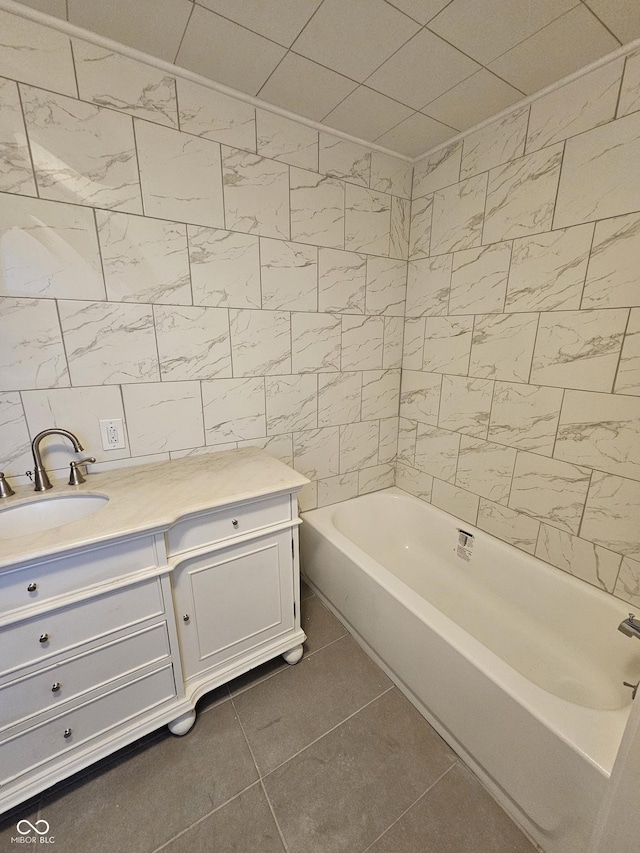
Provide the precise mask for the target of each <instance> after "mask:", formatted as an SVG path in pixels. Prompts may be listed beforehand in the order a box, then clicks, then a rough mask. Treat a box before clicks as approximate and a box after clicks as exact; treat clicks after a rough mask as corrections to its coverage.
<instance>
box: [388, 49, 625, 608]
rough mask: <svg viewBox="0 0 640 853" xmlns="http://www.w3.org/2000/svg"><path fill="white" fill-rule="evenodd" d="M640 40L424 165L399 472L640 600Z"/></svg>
mask: <svg viewBox="0 0 640 853" xmlns="http://www.w3.org/2000/svg"><path fill="white" fill-rule="evenodd" d="M639 68H640V52H639V51H637V50H636V51H635V52H631V53H629V54H628V55H627V56H626V57H622V58H616V59H614V60H613V61H611V62H609V63H608V64H605V65H603V66H601V67H599V68H597V69H596V70H594V71H591V72H590V73H588V74H586V75H583V76H582V77H580V78H578V79H576V80H574V81H573V82H571V83H569V84H567V85H565V86H563V87H561V88H558V89H556V90H555V91H553V92H551V93H549V94H547V95H544V96H542V97H540V98H538V99H537V100H534V101H533V102H532V103H531V104H530V105H529V106H526V107H524V108H523V107H522V106H520V107H516V108H515V109H514V110H513V111H512V112H510V113H509V114H508V115H506V116H502V117H500V118H498V119H496V120H495V121H494V122H493V123H492V124H489V125H487V126H484V127H482V128H480V129H477V130H474V131H471V132H470V133H468V134H467V135H466V136H464V137H463V138H461V139H459V140H458V141H456V142H454V143H452V144H450V145H448V146H444V147H442V148H440V149H439V150H438V151H436V152H434V153H433V154H431V155H429V156H427V157H426V158H424V159H423V160H421V161H420V162H418V163H417V164H416V165H415V169H414V184H413V199H412V214H411V233H410V255H409V272H408V279H407V295H406V318H405V336H404V357H403V372H402V384H401V396H400V429H399V444H398V458H397V473H396V483H397V484H398V485H399V486H401V487H402V488H404V489H406V490H408V491H410V492H412V493H413V494H416V495H418V496H419V497H420V498H422V499H423V500H426V501H431V502H432V503H433V504H435V505H436V506H439V507H441V508H442V509H444V510H447V511H449V512H451V513H453V514H455V515H457V516H458V517H459V518H461V519H464V520H466V521H468V522H470V523H473V524H476V525H477V526H478V527H480V528H482V529H484V530H487V531H489V532H490V533H492V534H494V535H496V536H498V537H499V538H501V539H504V540H505V541H507V542H510V543H512V544H514V545H516V546H517V547H518V548H522V549H524V550H525V551H528V552H529V553H531V554H535V555H536V556H538V557H540V558H541V559H542V560H545V561H547V562H549V563H552V564H553V565H555V566H558V567H559V568H561V569H563V570H565V571H567V572H570V573H572V574H574V575H576V576H577V577H579V578H581V579H582V580H585V581H587V582H589V583H591V584H594V585H596V586H598V587H600V588H602V589H604V590H606V591H607V592H609V593H612V594H613V595H615V596H617V597H619V598H622V599H624V600H625V601H627V602H629V603H631V604H633V605H636V606H640V169H639V168H638V163H640V74H639Z"/></svg>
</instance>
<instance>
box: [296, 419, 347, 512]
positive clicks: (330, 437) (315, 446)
mask: <svg viewBox="0 0 640 853" xmlns="http://www.w3.org/2000/svg"><path fill="white" fill-rule="evenodd" d="M293 463H294V465H295V468H296V471H299V472H300V473H301V474H303V475H304V476H305V477H309V479H310V480H319V479H320V478H321V477H334V478H335V475H337V474H338V469H339V465H340V430H339V429H338V427H329V428H326V429H305V430H301V431H298V432H294V434H293ZM343 485H344V484H343ZM335 486H336V484H335V483H334V484H333V488H331V489H329V488H328V484H327V483H326V482H325V484H324V489H323V488H321V484H318V506H321V503H320V501H321V500H322V499H323V498H324V497H325V496H326V492H327V491H334V489H335ZM353 487H355V494H357V491H358V484H357V480H356V481H355V482H353V481H352V488H353ZM352 497H353V495H352Z"/></svg>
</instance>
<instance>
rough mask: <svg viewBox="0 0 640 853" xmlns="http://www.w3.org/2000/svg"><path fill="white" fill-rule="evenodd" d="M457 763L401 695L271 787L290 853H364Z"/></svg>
mask: <svg viewBox="0 0 640 853" xmlns="http://www.w3.org/2000/svg"><path fill="white" fill-rule="evenodd" d="M318 656H319V655H314V656H313V657H312V658H310V660H313V659H314V658H315V657H318ZM455 760H456V757H455V755H454V753H453V752H452V751H451V750H450V749H449V747H448V746H447V745H446V744H445V743H444V741H443V740H441V738H440V737H438V735H437V734H436V733H435V732H434V731H433V729H431V728H430V727H429V726H427V725H425V722H424V720H423V719H422V717H421V716H420V715H419V714H418V712H417V711H416V710H415V708H414V707H413V706H412V705H411V704H410V703H409V702H408V701H407V700H406V699H405V698H404V696H402V694H401V693H400V692H399V691H398V690H397V689H395V688H394V689H392V690H390V691H388V692H387V693H385V694H384V695H383V696H381V697H380V698H379V699H377V700H376V701H375V702H372V703H371V704H369V705H367V707H366V708H363V709H362V710H361V711H360V712H359V713H358V714H355V715H354V716H353V717H351V718H350V719H349V720H347V721H346V722H345V723H343V724H342V725H341V726H339V727H338V728H336V729H334V730H333V731H331V732H330V733H329V734H327V735H326V736H325V737H323V738H321V739H320V740H318V741H316V742H315V743H314V744H312V745H311V746H310V747H309V748H308V749H305V750H304V751H303V752H301V753H300V754H299V755H296V756H295V757H294V758H292V759H291V760H290V761H288V762H287V763H286V764H284V765H282V766H281V767H279V768H278V769H277V770H275V771H274V772H273V773H271V774H270V775H269V776H267V777H266V778H265V779H264V785H265V790H266V792H267V796H268V797H269V800H270V802H271V804H272V806H273V808H274V811H275V813H276V815H277V816H278V822H279V824H280V828H281V830H282V832H283V835H284V839H285V842H286V844H287V847H288V850H289V853H360V851H363V850H365V849H366V847H367V846H368V845H370V844H371V843H372V842H373V841H375V839H376V838H377V837H378V836H379V835H380V833H381V832H383V831H384V829H385V828H387V827H388V826H390V824H391V823H392V822H393V821H394V820H396V819H397V818H398V817H399V816H400V815H401V814H402V813H403V812H404V811H405V810H406V809H407V808H409V806H411V805H412V803H414V802H415V801H416V800H417V799H418V797H420V796H421V795H422V794H423V793H424V792H425V791H426V790H427V789H428V788H429V787H430V786H431V785H433V783H434V782H435V781H436V780H437V779H439V778H440V776H442V774H443V773H445V772H446V771H447V770H448V769H449V768H450V767H451V766H452V764H454V763H455ZM472 849H476V850H478V849H479V848H477V847H476V848H472ZM416 850H420V851H421V850H422V848H420V847H418V848H416ZM412 853H416V851H412Z"/></svg>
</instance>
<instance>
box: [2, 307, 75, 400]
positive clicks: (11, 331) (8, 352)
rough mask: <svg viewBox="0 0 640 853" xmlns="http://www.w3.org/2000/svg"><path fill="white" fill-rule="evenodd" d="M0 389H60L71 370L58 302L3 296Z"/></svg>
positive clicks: (67, 379) (67, 383)
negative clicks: (68, 366) (68, 369)
mask: <svg viewBox="0 0 640 853" xmlns="http://www.w3.org/2000/svg"><path fill="white" fill-rule="evenodd" d="M0 376H2V379H1V380H0V391H21V390H23V389H28V388H60V387H64V386H65V385H69V384H70V382H69V373H68V371H67V360H66V357H65V351H64V346H63V344H62V334H61V331H60V322H59V320H58V313H57V311H56V304H55V302H53V301H52V300H51V299H13V298H11V297H8V296H6V297H0Z"/></svg>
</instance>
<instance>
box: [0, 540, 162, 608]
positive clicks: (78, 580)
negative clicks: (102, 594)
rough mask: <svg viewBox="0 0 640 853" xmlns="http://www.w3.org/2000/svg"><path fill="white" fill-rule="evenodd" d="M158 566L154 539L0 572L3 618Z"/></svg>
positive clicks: (104, 547)
mask: <svg viewBox="0 0 640 853" xmlns="http://www.w3.org/2000/svg"><path fill="white" fill-rule="evenodd" d="M157 565H158V556H157V552H156V548H155V542H154V539H153V537H152V536H138V537H135V538H131V539H127V540H126V541H123V542H115V543H110V544H108V545H103V546H101V547H99V548H90V549H88V550H85V551H82V552H80V553H77V554H65V555H64V556H61V557H56V558H54V559H50V560H42V561H40V562H37V563H34V564H33V565H30V566H26V567H24V566H23V567H22V568H17V569H5V570H3V571H2V572H0V585H1V586H2V598H1V600H0V614H3V613H9V612H10V611H12V610H15V609H17V608H21V607H29V606H30V605H33V604H39V603H40V602H42V601H48V600H49V599H52V598H55V597H56V596H59V595H66V594H69V593H72V592H77V591H78V590H81V589H83V588H84V587H88V586H92V585H93V584H97V583H104V582H105V581H109V580H113V578H117V577H121V576H122V575H129V574H131V573H133V572H136V571H140V570H142V569H147V568H151V567H153V566H157Z"/></svg>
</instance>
